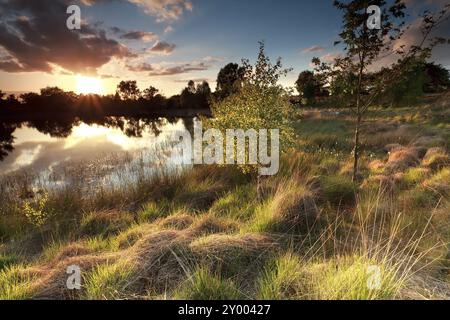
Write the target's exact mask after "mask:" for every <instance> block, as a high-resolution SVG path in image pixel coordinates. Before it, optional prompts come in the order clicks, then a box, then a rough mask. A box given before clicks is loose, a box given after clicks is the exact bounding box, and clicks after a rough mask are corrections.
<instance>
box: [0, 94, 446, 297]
mask: <svg viewBox="0 0 450 320" xmlns="http://www.w3.org/2000/svg"><path fill="white" fill-rule="evenodd" d="M448 101H449V97H448V95H447V96H443V97H440V98H439V99H437V100H433V101H431V102H430V103H426V104H425V103H424V104H422V105H419V106H416V107H414V108H408V109H374V111H372V112H371V114H370V115H369V117H368V119H367V122H366V123H365V124H364V132H365V134H364V137H363V147H364V152H363V157H362V168H361V176H360V181H359V182H358V183H353V182H352V181H351V155H350V152H351V150H350V149H349V148H350V147H349V146H351V142H350V141H351V138H352V133H351V132H352V123H351V121H350V118H349V115H347V114H346V113H345V112H342V111H339V110H337V111H336V110H332V111H330V110H327V111H324V110H313V109H311V110H305V111H303V112H302V116H301V119H300V120H299V121H298V123H297V124H296V131H297V134H298V137H299V138H298V140H297V144H296V146H295V147H294V148H293V149H292V150H291V151H290V152H289V153H288V154H287V155H286V156H285V157H284V158H283V159H282V163H281V168H280V172H279V174H278V175H276V176H274V177H270V178H267V179H265V180H264V181H263V183H262V192H261V194H262V196H261V197H257V195H256V182H255V181H254V180H253V179H252V178H251V177H249V176H246V175H244V174H242V173H240V172H239V171H237V170H236V169H235V168H233V167H214V166H198V167H195V168H192V169H190V170H187V171H184V172H180V173H178V174H176V175H171V174H164V173H161V174H159V175H158V176H156V177H152V178H149V177H144V176H143V177H141V179H137V180H136V181H135V182H134V183H133V184H130V185H127V186H126V187H122V188H116V189H115V188H113V189H98V190H96V191H95V192H90V193H89V194H83V193H82V192H80V190H78V189H77V188H71V187H67V188H62V189H58V190H53V191H52V190H39V191H38V192H35V193H34V195H33V197H31V196H30V195H29V194H28V195H27V193H29V188H28V187H27V181H29V179H26V178H23V177H22V179H12V178H11V177H10V178H9V179H4V180H3V182H2V184H1V188H2V190H1V191H2V192H1V196H0V197H1V199H0V201H1V203H2V205H1V213H0V238H1V242H0V299H28V298H38V299H39V298H40V299H44V298H45V299H48V298H50V299H60V298H62V299H240V298H242V299H398V298H407V299H408V298H411V299H445V298H450V273H449V266H450V262H449V260H448V258H449V257H450V254H449V253H450V247H449V240H450V222H449V221H450V187H449V186H450V166H449V164H450V162H449V137H450V123H449V122H448V119H449V118H450V117H449V114H448V110H449V109H448ZM13 181H21V183H19V184H17V183H15V182H13ZM12 186H14V188H12ZM70 265H78V266H80V268H81V270H82V289H81V290H78V291H70V290H68V289H67V288H66V279H67V276H68V275H67V274H66V270H67V267H68V266H70Z"/></svg>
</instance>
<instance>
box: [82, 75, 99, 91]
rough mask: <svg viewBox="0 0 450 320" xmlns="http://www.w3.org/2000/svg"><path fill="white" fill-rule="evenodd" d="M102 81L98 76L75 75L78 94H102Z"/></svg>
mask: <svg viewBox="0 0 450 320" xmlns="http://www.w3.org/2000/svg"><path fill="white" fill-rule="evenodd" d="M103 91H104V90H103V83H102V81H101V80H100V79H98V78H93V77H86V76H80V75H78V76H77V93H78V94H89V93H95V94H102V93H103Z"/></svg>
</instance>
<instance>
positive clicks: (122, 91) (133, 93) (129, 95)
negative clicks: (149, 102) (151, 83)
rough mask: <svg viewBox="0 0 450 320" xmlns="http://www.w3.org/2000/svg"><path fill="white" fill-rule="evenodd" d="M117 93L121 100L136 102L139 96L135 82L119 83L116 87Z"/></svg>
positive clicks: (139, 92)
mask: <svg viewBox="0 0 450 320" xmlns="http://www.w3.org/2000/svg"><path fill="white" fill-rule="evenodd" d="M117 93H118V94H119V95H120V98H121V99H122V100H137V99H139V96H140V95H141V91H140V90H139V88H138V86H137V82H136V81H120V83H119V84H118V85H117Z"/></svg>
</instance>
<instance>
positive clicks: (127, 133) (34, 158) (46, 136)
mask: <svg viewBox="0 0 450 320" xmlns="http://www.w3.org/2000/svg"><path fill="white" fill-rule="evenodd" d="M193 123H194V120H193V119H192V118H185V119H180V118H124V117H104V118H101V119H95V118H84V119H79V118H73V119H58V120H45V121H26V122H0V173H8V172H13V171H16V170H19V169H21V170H33V171H34V172H39V171H42V170H48V169H52V168H55V167H56V166H63V165H65V164H67V163H69V162H70V163H75V162H80V161H97V160H99V159H101V158H104V157H106V155H108V154H119V153H121V152H122V153H123V152H128V153H133V152H137V151H139V152H142V151H143V150H149V149H151V148H153V147H154V146H155V145H157V144H159V143H162V142H163V141H164V140H165V139H167V135H168V134H171V132H172V131H174V130H181V129H184V128H187V129H188V130H191V131H192V128H193Z"/></svg>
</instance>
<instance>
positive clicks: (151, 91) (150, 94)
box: [142, 86, 159, 100]
mask: <svg viewBox="0 0 450 320" xmlns="http://www.w3.org/2000/svg"><path fill="white" fill-rule="evenodd" d="M158 92H159V90H158V89H156V88H155V87H153V86H150V87H148V88H147V89H145V90H144V92H143V94H142V96H143V97H144V99H145V100H152V99H153V98H154V97H155V96H156V94H158Z"/></svg>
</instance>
